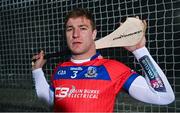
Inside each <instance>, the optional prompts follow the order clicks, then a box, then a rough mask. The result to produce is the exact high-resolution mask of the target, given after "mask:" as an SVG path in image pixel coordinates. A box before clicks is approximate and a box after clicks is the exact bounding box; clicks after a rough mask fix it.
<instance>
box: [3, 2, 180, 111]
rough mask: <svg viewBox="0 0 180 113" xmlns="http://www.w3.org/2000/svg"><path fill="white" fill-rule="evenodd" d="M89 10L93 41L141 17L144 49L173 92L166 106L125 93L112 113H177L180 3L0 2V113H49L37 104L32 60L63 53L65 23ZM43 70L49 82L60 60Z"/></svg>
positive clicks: (129, 60)
mask: <svg viewBox="0 0 180 113" xmlns="http://www.w3.org/2000/svg"><path fill="white" fill-rule="evenodd" d="M76 7H83V8H87V9H89V10H90V11H91V12H92V13H93V14H94V18H95V20H96V24H97V30H98V35H97V38H98V39H99V38H101V37H104V36H106V35H107V34H109V33H111V32H112V31H113V30H115V29H116V28H117V27H118V26H119V23H120V22H124V21H125V20H126V18H127V17H134V16H139V17H140V18H141V19H145V20H146V21H147V24H148V28H147V31H146V38H147V48H148V50H149V51H150V53H151V55H152V57H153V58H154V59H155V61H156V62H157V63H158V64H159V66H160V67H161V68H162V70H163V72H164V73H165V74H166V75H167V78H168V80H169V82H170V84H171V86H172V88H173V90H174V92H175V95H176V100H175V101H174V102H173V103H172V104H170V105H167V106H157V105H151V104H145V103H142V102H139V101H137V100H134V99H132V98H131V97H130V96H128V95H127V94H125V93H120V94H119V95H118V96H117V99H116V103H115V108H114V111H115V112H178V111H180V77H179V76H180V60H179V59H178V58H179V57H180V35H179V33H180V1H179V0H1V1H0V111H1V112H2V111H52V109H51V108H48V107H47V105H45V104H44V103H43V102H41V101H39V100H38V98H37V96H36V93H35V86H34V83H33V79H32V72H31V57H32V55H33V54H35V53H37V52H38V51H39V50H40V49H44V51H45V53H54V52H57V51H61V50H64V49H65V48H66V40H65V35H64V17H65V15H66V14H67V12H69V11H70V10H72V9H73V8H76ZM100 52H101V53H102V54H103V55H104V56H105V57H107V58H112V59H116V60H119V61H121V62H123V63H125V64H127V65H128V66H129V67H131V68H132V69H134V70H136V71H137V72H139V73H140V74H142V75H143V72H142V70H141V68H140V65H139V63H138V62H137V61H136V60H135V58H134V57H133V55H132V54H131V53H129V52H127V51H126V50H125V49H123V48H111V49H103V50H100ZM65 57H66V55H62V56H61V57H58V58H57V57H56V58H52V59H50V60H49V61H48V62H47V64H46V65H45V67H44V72H45V73H46V78H47V80H48V82H49V79H50V75H51V74H52V70H53V68H54V67H55V65H56V64H57V63H58V62H59V60H63V59H64V58H65Z"/></svg>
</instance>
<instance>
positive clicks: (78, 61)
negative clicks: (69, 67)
mask: <svg viewBox="0 0 180 113" xmlns="http://www.w3.org/2000/svg"><path fill="white" fill-rule="evenodd" d="M71 61H72V62H73V63H76V64H80V63H84V62H88V61H90V58H88V59H83V60H74V59H72V58H71Z"/></svg>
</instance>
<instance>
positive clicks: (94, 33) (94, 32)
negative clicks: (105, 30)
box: [93, 29, 97, 40]
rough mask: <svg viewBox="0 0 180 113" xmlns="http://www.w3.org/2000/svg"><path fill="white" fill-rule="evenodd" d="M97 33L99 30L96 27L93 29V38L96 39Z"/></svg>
mask: <svg viewBox="0 0 180 113" xmlns="http://www.w3.org/2000/svg"><path fill="white" fill-rule="evenodd" d="M96 35H97V30H96V29H95V30H93V40H95V39H96Z"/></svg>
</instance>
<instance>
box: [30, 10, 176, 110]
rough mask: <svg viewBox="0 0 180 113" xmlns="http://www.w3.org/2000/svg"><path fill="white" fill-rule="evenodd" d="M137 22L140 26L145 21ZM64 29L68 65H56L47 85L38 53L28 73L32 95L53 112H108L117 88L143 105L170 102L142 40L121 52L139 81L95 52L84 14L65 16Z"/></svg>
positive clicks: (88, 19) (76, 12)
mask: <svg viewBox="0 0 180 113" xmlns="http://www.w3.org/2000/svg"><path fill="white" fill-rule="evenodd" d="M143 23H144V26H145V27H146V22H145V21H143ZM65 26H66V31H65V32H66V38H67V44H68V47H69V49H70V50H71V53H72V56H71V59H70V61H67V62H63V63H59V64H58V66H57V67H56V69H55V70H54V74H53V75H52V79H51V80H52V84H51V85H50V86H49V84H48V83H47V81H46V79H45V77H44V73H43V71H42V67H43V65H44V64H45V62H46V61H45V60H44V59H43V57H44V53H43V51H41V52H40V53H39V54H38V55H35V56H33V58H32V59H33V60H34V59H35V60H36V62H35V64H34V65H33V66H32V69H33V78H34V80H35V86H36V92H37V95H38V97H39V98H41V99H43V100H45V101H46V102H47V103H48V104H50V105H54V111H64V112H66V111H68V112H77V111H80V112H93V111H95V112H113V108H114V102H115V98H116V95H117V94H118V93H119V92H120V91H121V90H122V89H124V90H125V91H127V92H128V93H129V95H130V96H132V97H134V98H135V99H137V100H140V101H142V102H146V103H151V104H158V105H166V104H170V103H171V102H173V101H174V99H175V97H174V93H173V90H172V88H171V86H170V84H169V82H168V80H167V78H166V76H165V75H164V73H163V71H162V70H161V69H160V68H159V66H158V65H157V63H156V62H155V61H154V60H153V58H152V57H151V55H150V54H149V52H148V50H147V48H146V47H145V43H146V39H145V37H144V38H143V39H142V40H141V41H140V42H139V43H138V44H137V45H135V46H131V47H125V48H126V49H127V50H129V51H131V52H132V53H133V54H134V55H135V57H136V58H137V60H138V61H139V62H140V64H141V65H142V67H143V69H144V71H145V73H146V77H145V78H144V77H143V76H140V75H139V74H137V73H136V72H134V71H132V70H131V69H130V68H129V67H127V66H126V65H124V64H122V63H120V62H118V61H115V60H110V59H104V58H102V57H101V56H100V54H99V53H96V48H95V42H94V39H95V38H96V33H97V31H96V28H95V23H94V20H93V18H92V15H91V13H89V12H88V11H87V10H85V9H80V8H79V9H75V10H73V11H71V12H70V13H69V14H68V15H67V18H66V21H65Z"/></svg>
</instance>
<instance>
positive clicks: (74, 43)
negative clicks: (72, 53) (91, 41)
mask: <svg viewBox="0 0 180 113" xmlns="http://www.w3.org/2000/svg"><path fill="white" fill-rule="evenodd" d="M81 43H82V42H73V43H72V44H73V45H76V44H81Z"/></svg>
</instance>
